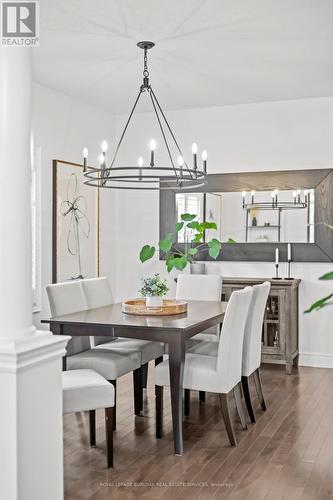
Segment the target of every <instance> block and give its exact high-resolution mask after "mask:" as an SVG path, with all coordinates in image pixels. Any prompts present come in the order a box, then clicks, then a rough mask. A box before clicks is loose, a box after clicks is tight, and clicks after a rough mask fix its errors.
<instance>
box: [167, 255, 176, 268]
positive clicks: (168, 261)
mask: <svg viewBox="0 0 333 500" xmlns="http://www.w3.org/2000/svg"><path fill="white" fill-rule="evenodd" d="M174 258H175V256H174V254H171V255H169V257H168V258H167V260H166V268H167V271H168V273H169V272H170V271H171V270H172V269H173V267H174V265H173V261H174Z"/></svg>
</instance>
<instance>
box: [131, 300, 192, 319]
mask: <svg viewBox="0 0 333 500" xmlns="http://www.w3.org/2000/svg"><path fill="white" fill-rule="evenodd" d="M122 311H123V312H124V313H126V314H137V315H139V316H169V315H170V314H182V313H184V312H186V311H187V302H186V301H185V300H167V299H165V300H163V306H162V307H154V308H153V307H146V301H145V299H133V300H126V301H125V302H123V303H122Z"/></svg>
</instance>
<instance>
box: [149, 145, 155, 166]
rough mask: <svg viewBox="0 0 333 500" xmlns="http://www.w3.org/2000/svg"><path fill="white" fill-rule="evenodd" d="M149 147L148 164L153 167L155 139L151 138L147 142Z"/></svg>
mask: <svg viewBox="0 0 333 500" xmlns="http://www.w3.org/2000/svg"><path fill="white" fill-rule="evenodd" d="M149 149H150V166H151V167H153V166H154V165H155V149H156V141H155V139H152V140H151V141H150V143H149Z"/></svg>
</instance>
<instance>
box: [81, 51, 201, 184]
mask: <svg viewBox="0 0 333 500" xmlns="http://www.w3.org/2000/svg"><path fill="white" fill-rule="evenodd" d="M137 45H138V47H140V48H141V49H143V51H144V59H143V83H142V84H141V86H140V89H139V93H138V95H137V97H136V100H135V103H134V106H133V108H132V110H131V112H130V114H129V117H128V120H127V122H126V125H125V128H124V130H123V132H122V134H121V136H120V139H119V142H118V144H117V147H116V149H115V151H114V154H113V157H112V160H111V163H110V165H109V166H107V158H106V152H107V150H108V144H107V142H106V141H103V143H102V152H101V154H100V156H99V164H100V165H99V167H93V166H90V165H88V149H87V148H86V147H85V148H84V149H83V171H84V175H85V178H86V180H85V184H87V185H89V186H95V187H102V188H110V189H142V190H156V189H191V190H193V189H195V188H198V187H200V186H204V185H205V184H207V151H206V150H204V151H202V155H201V156H202V169H200V168H198V158H197V155H198V147H197V145H196V144H195V143H194V144H193V145H192V165H191V167H189V166H188V164H187V162H186V160H185V158H184V155H183V153H182V150H181V148H180V146H179V143H178V142H177V139H176V137H175V135H174V133H173V131H172V129H171V127H170V125H169V123H168V121H167V119H166V116H165V114H164V111H163V110H162V108H161V106H160V104H159V102H158V100H157V97H156V95H155V92H154V91H153V88H152V86H151V85H150V83H149V71H148V60H147V52H148V50H149V49H151V48H153V47H154V45H155V44H154V43H153V42H139V43H138V44H137ZM145 92H146V93H147V94H148V95H149V98H150V101H151V105H152V108H153V112H154V114H155V117H156V120H157V123H158V126H159V129H160V132H161V135H162V137H163V143H164V146H165V148H166V151H167V156H168V158H169V162H168V164H167V165H159V164H158V161H157V157H158V150H157V144H156V141H155V140H154V139H151V141H150V143H149V149H150V154H149V164H148V162H145V160H144V158H143V157H142V156H140V157H139V158H138V160H137V164H136V165H132V166H124V165H120V164H119V163H118V162H117V156H118V152H119V149H120V147H121V145H122V143H123V139H124V137H125V134H126V131H127V128H128V126H129V123H130V121H131V119H132V116H133V113H134V111H135V109H136V106H137V104H138V102H139V100H140V97H141V96H142V94H144V93H145ZM168 138H169V139H168ZM171 145H172V146H171ZM175 152H176V157H177V158H176V157H175Z"/></svg>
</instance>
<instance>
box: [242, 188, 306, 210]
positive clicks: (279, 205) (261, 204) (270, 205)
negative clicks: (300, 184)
mask: <svg viewBox="0 0 333 500" xmlns="http://www.w3.org/2000/svg"><path fill="white" fill-rule="evenodd" d="M255 194H256V192H255V191H251V192H250V193H249V194H248V193H247V192H246V191H243V192H242V199H243V201H242V207H243V209H244V210H248V211H249V210H253V209H261V210H280V211H282V210H296V209H302V208H307V207H308V206H309V205H310V193H309V191H307V190H305V191H304V193H303V197H302V194H301V190H300V189H297V190H296V191H293V198H292V200H290V201H282V200H279V198H278V195H279V191H278V190H277V189H274V191H272V192H271V200H267V201H255Z"/></svg>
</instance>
